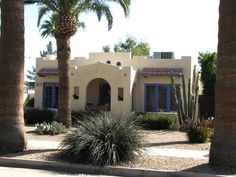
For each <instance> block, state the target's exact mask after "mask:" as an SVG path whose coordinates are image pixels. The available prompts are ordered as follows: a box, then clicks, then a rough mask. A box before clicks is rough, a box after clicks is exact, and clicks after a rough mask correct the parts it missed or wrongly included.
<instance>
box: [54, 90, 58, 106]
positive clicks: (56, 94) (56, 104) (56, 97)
mask: <svg viewBox="0 0 236 177" xmlns="http://www.w3.org/2000/svg"><path fill="white" fill-rule="evenodd" d="M54 96H55V104H54V108H57V107H58V86H56V88H55V95H54Z"/></svg>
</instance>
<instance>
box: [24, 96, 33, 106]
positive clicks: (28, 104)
mask: <svg viewBox="0 0 236 177" xmlns="http://www.w3.org/2000/svg"><path fill="white" fill-rule="evenodd" d="M24 107H26V108H33V107H34V98H31V99H27V100H25V103H24Z"/></svg>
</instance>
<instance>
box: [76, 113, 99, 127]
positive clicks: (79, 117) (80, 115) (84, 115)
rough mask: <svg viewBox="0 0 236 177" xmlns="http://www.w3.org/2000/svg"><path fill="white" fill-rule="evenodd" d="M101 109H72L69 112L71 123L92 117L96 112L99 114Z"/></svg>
mask: <svg viewBox="0 0 236 177" xmlns="http://www.w3.org/2000/svg"><path fill="white" fill-rule="evenodd" d="M101 113H102V112H101V111H87V110H80V111H72V112H71V119H72V122H73V124H77V121H81V120H82V121H83V120H86V119H87V118H88V117H94V116H96V115H97V114H101Z"/></svg>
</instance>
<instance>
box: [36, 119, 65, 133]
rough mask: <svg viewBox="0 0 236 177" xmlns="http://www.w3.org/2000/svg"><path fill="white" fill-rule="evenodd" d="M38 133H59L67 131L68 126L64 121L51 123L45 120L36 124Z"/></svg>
mask: <svg viewBox="0 0 236 177" xmlns="http://www.w3.org/2000/svg"><path fill="white" fill-rule="evenodd" d="M35 126H36V130H35V131H36V133H37V134H39V135H58V134H61V133H66V127H65V126H64V125H63V124H62V123H58V122H55V121H53V122H52V123H51V124H50V123H46V122H43V123H41V124H36V125H35Z"/></svg>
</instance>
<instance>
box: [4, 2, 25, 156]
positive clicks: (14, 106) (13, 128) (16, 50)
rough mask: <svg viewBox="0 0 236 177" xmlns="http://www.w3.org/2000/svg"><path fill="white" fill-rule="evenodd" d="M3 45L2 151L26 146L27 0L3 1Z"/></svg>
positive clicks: (14, 150)
mask: <svg viewBox="0 0 236 177" xmlns="http://www.w3.org/2000/svg"><path fill="white" fill-rule="evenodd" d="M1 20H2V21H1V22H2V25H1V48H0V83H1V86H0V152H1V153H7V152H16V151H21V150H23V149H25V147H26V139H25V134H24V118H23V114H24V111H23V95H24V6H23V0H11V1H9V0H2V11H1Z"/></svg>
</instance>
